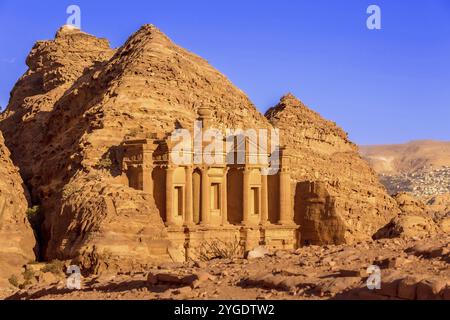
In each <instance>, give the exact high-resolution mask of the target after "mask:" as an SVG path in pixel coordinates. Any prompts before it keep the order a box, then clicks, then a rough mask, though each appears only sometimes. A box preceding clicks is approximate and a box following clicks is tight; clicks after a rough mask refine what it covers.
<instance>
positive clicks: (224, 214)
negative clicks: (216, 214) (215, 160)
mask: <svg viewBox="0 0 450 320" xmlns="http://www.w3.org/2000/svg"><path fill="white" fill-rule="evenodd" d="M227 173H228V169H226V168H225V169H224V176H223V182H222V190H221V191H222V195H221V197H222V199H221V200H222V201H221V206H222V225H223V226H226V225H228V198H227V197H228V195H227V191H228V190H227V188H228V185H227Z"/></svg>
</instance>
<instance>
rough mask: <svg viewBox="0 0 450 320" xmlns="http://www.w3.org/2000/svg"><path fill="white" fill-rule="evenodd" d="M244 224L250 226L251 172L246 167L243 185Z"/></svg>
mask: <svg viewBox="0 0 450 320" xmlns="http://www.w3.org/2000/svg"><path fill="white" fill-rule="evenodd" d="M242 187H243V190H242V224H243V225H248V224H250V219H249V218H250V217H249V201H248V200H249V199H248V197H249V192H250V170H249V169H248V168H247V167H245V169H244V171H243V183H242Z"/></svg>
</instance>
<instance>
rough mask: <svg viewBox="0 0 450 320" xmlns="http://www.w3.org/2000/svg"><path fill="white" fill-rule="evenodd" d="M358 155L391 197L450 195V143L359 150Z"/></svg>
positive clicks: (422, 142)
mask: <svg viewBox="0 0 450 320" xmlns="http://www.w3.org/2000/svg"><path fill="white" fill-rule="evenodd" d="M360 152H361V155H362V156H363V158H364V159H365V160H366V161H368V162H369V164H370V165H371V166H372V168H373V169H374V170H375V171H376V172H377V173H378V175H379V176H380V180H381V181H382V183H383V184H384V185H385V186H386V187H387V189H388V190H389V192H390V193H396V192H401V191H406V192H411V193H413V194H415V195H416V196H419V197H427V196H433V195H437V194H443V193H447V192H450V141H433V140H419V141H412V142H409V143H406V144H395V145H375V146H362V147H360Z"/></svg>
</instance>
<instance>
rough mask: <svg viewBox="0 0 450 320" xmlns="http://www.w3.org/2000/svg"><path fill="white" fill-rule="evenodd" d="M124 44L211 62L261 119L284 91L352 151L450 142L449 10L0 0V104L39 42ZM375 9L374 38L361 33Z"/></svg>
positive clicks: (439, 2) (439, 4)
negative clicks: (141, 39)
mask: <svg viewBox="0 0 450 320" xmlns="http://www.w3.org/2000/svg"><path fill="white" fill-rule="evenodd" d="M70 4H76V5H79V6H80V8H81V15H82V16H81V19H82V20H81V22H82V29H83V30H84V31H86V32H88V33H91V34H94V35H96V36H100V37H106V38H108V39H109V40H110V42H111V45H112V46H113V47H118V46H120V45H122V44H123V43H124V42H125V40H126V39H127V37H128V36H130V35H131V34H132V33H133V32H134V31H136V30H137V29H138V28H139V27H140V26H141V25H142V24H145V23H152V24H155V25H156V26H158V27H159V28H160V29H161V30H162V31H163V32H165V33H166V34H167V35H168V36H169V37H170V38H171V39H172V40H174V41H175V42H176V43H177V44H179V45H181V46H183V47H185V48H187V49H189V50H190V51H193V52H195V53H197V54H199V55H200V56H202V57H204V58H205V59H207V60H208V61H209V62H210V63H211V64H212V65H213V66H214V67H216V68H217V69H218V70H220V71H221V72H223V73H224V74H225V75H226V76H228V78H229V79H230V80H231V81H232V82H233V83H234V84H235V85H237V86H238V87H239V88H241V89H242V90H243V91H244V92H246V93H247V94H248V95H249V97H250V99H251V100H252V101H253V102H254V103H255V104H256V106H257V107H258V108H259V109H260V110H261V111H262V112H264V111H265V110H267V108H269V107H270V106H272V105H274V104H275V103H277V101H278V100H279V98H280V97H281V96H282V95H283V94H284V93H286V92H292V93H294V94H295V95H296V96H297V97H298V98H300V99H301V100H302V101H303V102H304V103H306V104H307V105H309V106H310V107H311V108H313V109H314V110H316V111H318V112H320V113H321V114H322V115H323V116H325V117H326V118H328V119H331V120H333V121H336V122H337V123H338V124H339V125H340V126H342V127H343V128H344V129H345V130H346V131H347V132H349V134H350V137H351V139H352V140H353V141H355V142H356V143H359V144H378V143H383V144H384V143H400V142H406V141H409V140H416V139H440V140H450V124H449V120H450V1H448V0H414V1H411V0H370V1H366V0H290V1H287V0H277V1H275V0H273V1H265V0H240V1H234V0H227V1H225V0H224V1H211V0H209V1H207V0H201V1H195V0H192V1H187V0H184V1H175V0H171V1H163V0H158V1H157V0H146V1H137V0H136V1H133V0H128V1H100V0H96V1H92V0H90V1H88V0H86V1H75V0H72V1H64V0H55V1H49V0H48V1H46V0H41V1H23V0H0V21H1V22H0V23H1V26H2V28H1V30H0V105H1V106H3V107H4V106H6V104H7V101H8V99H9V92H10V91H11V89H12V87H13V85H14V83H15V82H16V81H17V79H18V78H19V77H20V76H21V74H22V73H23V72H24V71H25V70H26V65H25V58H26V56H27V55H28V52H29V51H30V49H31V48H32V46H33V44H34V43H35V41H37V40H42V39H51V38H53V37H54V34H55V32H56V30H57V29H58V28H59V27H60V26H61V25H63V24H65V22H66V20H67V17H68V15H67V14H66V8H67V7H68V6H69V5H70ZM371 4H376V5H378V6H379V7H380V8H381V14H382V15H381V22H382V29H381V30H369V29H368V28H367V27H366V20H367V18H368V16H369V15H368V14H367V13H366V10H367V7H368V6H369V5H371Z"/></svg>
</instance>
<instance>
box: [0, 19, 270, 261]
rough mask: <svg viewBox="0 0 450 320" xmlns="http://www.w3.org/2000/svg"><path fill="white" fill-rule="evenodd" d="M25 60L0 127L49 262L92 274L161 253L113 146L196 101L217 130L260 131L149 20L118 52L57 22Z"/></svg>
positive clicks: (250, 109) (248, 110) (190, 113)
mask: <svg viewBox="0 0 450 320" xmlns="http://www.w3.org/2000/svg"><path fill="white" fill-rule="evenodd" d="M27 64H28V66H29V70H28V71H27V72H26V73H25V75H24V76H23V77H22V78H21V79H20V80H19V82H18V83H17V85H16V86H15V88H14V90H13V92H12V98H11V101H10V103H9V105H8V107H7V110H6V112H5V113H4V114H2V120H1V122H0V128H2V130H4V132H5V137H6V140H7V144H8V146H10V148H11V150H12V152H13V154H14V157H13V158H14V161H15V162H16V163H17V164H18V165H19V166H20V168H21V171H22V175H23V177H24V179H25V182H26V183H27V185H29V186H30V192H31V194H32V200H33V203H36V204H40V205H41V207H42V210H43V212H44V214H45V221H44V223H43V225H42V237H43V243H44V246H43V247H42V250H43V257H44V258H45V259H47V260H52V259H55V258H57V259H74V260H75V261H77V262H78V261H79V262H81V264H82V265H83V266H84V267H85V268H88V269H93V270H98V269H99V268H100V269H101V268H102V267H100V265H101V264H102V262H105V261H107V263H103V265H108V266H109V267H111V266H113V265H116V264H128V266H129V267H130V266H132V265H134V264H139V263H148V262H154V261H156V260H158V259H160V260H161V259H162V260H170V259H171V258H170V244H169V243H168V241H167V240H166V235H165V227H164V224H163V221H162V219H161V217H160V215H159V211H158V209H157V208H156V205H155V204H154V202H153V201H152V199H150V198H148V197H147V195H146V194H144V193H142V192H139V191H136V190H134V189H131V188H126V187H123V186H122V185H121V184H122V181H121V180H120V174H121V168H120V161H119V160H118V159H119V157H120V155H118V154H117V152H116V150H117V146H119V145H120V144H121V143H122V141H123V140H124V139H125V138H130V137H133V138H138V137H149V136H153V135H155V134H156V135H157V136H160V137H164V136H166V135H167V134H168V133H170V132H172V131H173V129H175V128H178V127H186V128H189V127H190V126H193V122H194V120H195V118H196V109H197V108H198V106H199V105H200V104H201V103H208V105H210V106H211V107H212V108H213V113H214V118H215V125H216V126H219V127H220V126H223V127H236V128H247V127H250V126H252V127H253V126H255V125H256V126H257V127H261V128H265V127H270V124H269V123H268V121H267V120H266V119H265V118H264V116H263V115H262V114H260V113H259V112H258V111H257V110H256V108H255V107H254V106H253V104H252V103H251V102H250V101H249V99H248V98H247V97H246V96H245V95H244V94H243V93H242V92H241V91H240V90H239V89H237V88H235V87H234V86H233V85H232V84H231V83H230V82H229V81H228V80H227V79H226V78H225V77H224V76H223V75H221V74H220V73H219V72H218V71H216V70H215V69H214V68H212V67H211V66H210V65H209V64H208V63H207V62H206V61H205V60H203V59H201V58H199V57H198V56H196V55H194V54H192V53H190V52H188V51H186V50H184V49H182V48H180V47H178V46H176V45H175V44H173V43H172V42H171V41H170V39H168V38H167V37H166V36H165V35H164V34H162V33H161V32H160V31H159V30H158V29H157V28H155V27H154V26H151V25H146V26H144V27H142V28H141V29H140V30H139V31H138V32H136V33H135V34H134V35H132V36H131V37H130V39H129V40H128V41H127V42H126V43H125V44H124V45H123V46H122V47H121V48H119V49H118V50H116V51H114V50H112V49H110V48H109V44H108V42H107V41H106V40H103V39H98V38H96V37H93V36H91V35H88V34H86V33H83V32H81V31H79V30H76V29H75V30H73V29H70V28H63V29H61V30H60V31H59V32H58V33H57V35H56V38H55V39H54V40H51V41H42V42H38V43H37V44H36V45H35V47H34V48H33V50H32V52H31V53H30V55H29V57H28V59H27ZM108 257H111V258H108ZM113 257H115V258H113ZM116 260H117V261H116Z"/></svg>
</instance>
